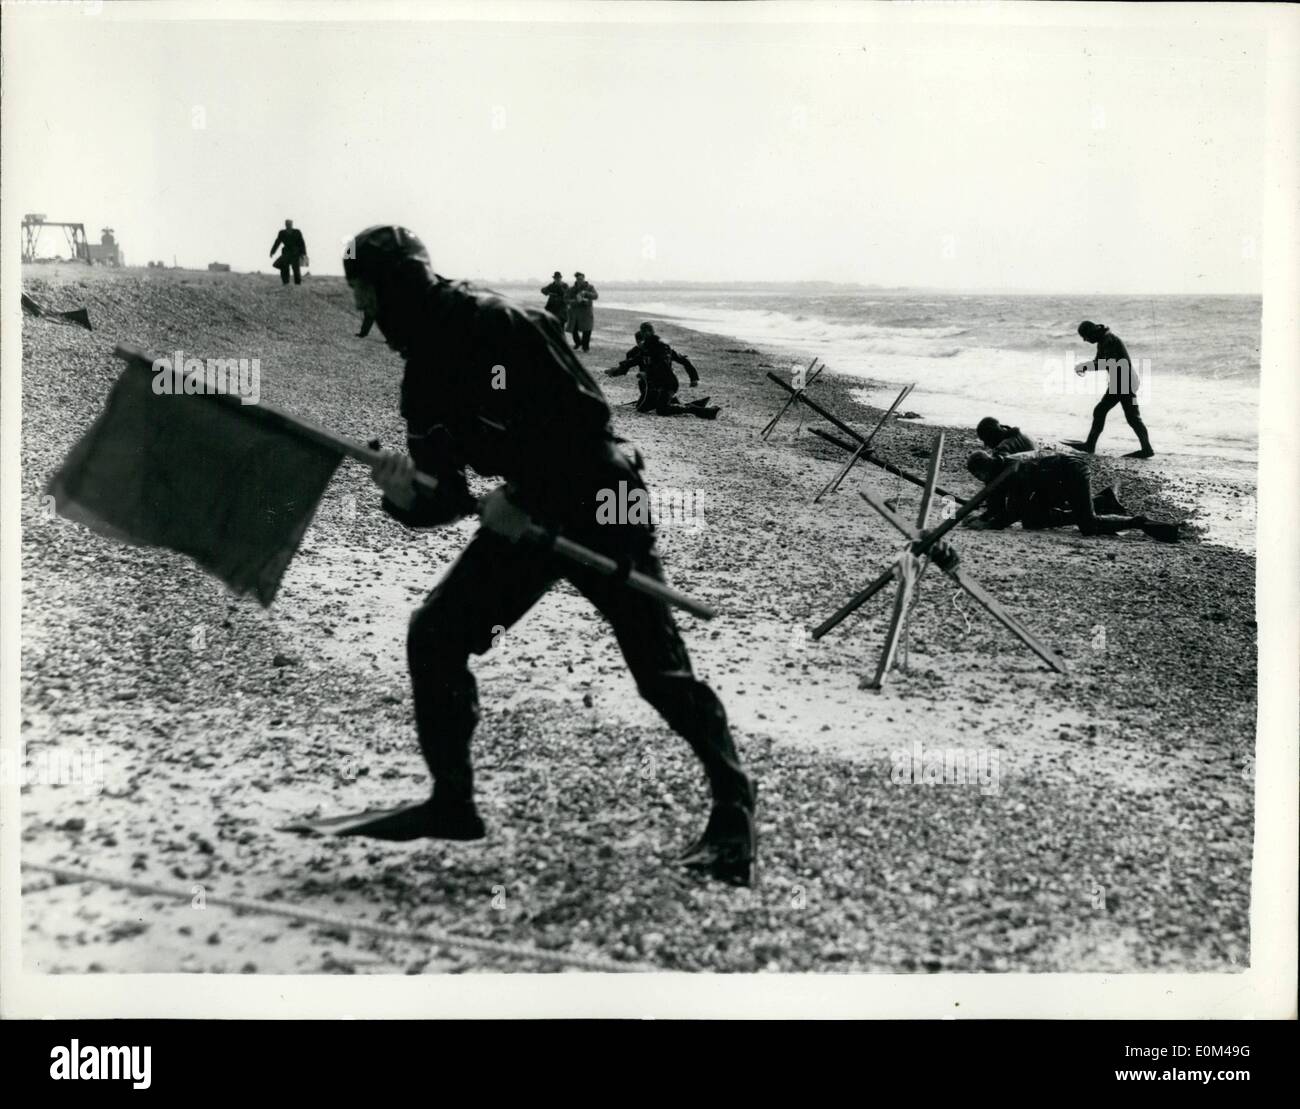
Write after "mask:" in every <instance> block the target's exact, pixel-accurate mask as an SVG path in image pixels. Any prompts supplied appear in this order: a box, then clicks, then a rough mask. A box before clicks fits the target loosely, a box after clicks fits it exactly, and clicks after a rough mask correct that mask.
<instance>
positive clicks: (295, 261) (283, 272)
mask: <svg viewBox="0 0 1300 1109" xmlns="http://www.w3.org/2000/svg"><path fill="white" fill-rule="evenodd" d="M281 247H283V248H284V249H283V250H281V251H280V257H279V258H277V259H276V260H275V262H274V263H272V264H273V265H274V266H275V268H276V269H278V270H279V271H280V284H281V285H287V284H289V271H290V270H292V271H293V283H294V284H295V285H301V284H302V264H303V262H304V261H305V260H306V258H307V240H306V239H304V238H303V237H302V232H301V231H299V230H298V229H297V228H296V227H294V225H293V220H291V219H287V220H285V221H284V226H283V227H282V228H280V233H279V234H278V235H276V237H275V242H273V243H272V244H271V253H272V254H274V253H275V252H276V251H277V250H279V249H280V248H281Z"/></svg>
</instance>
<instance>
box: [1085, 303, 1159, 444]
mask: <svg viewBox="0 0 1300 1109" xmlns="http://www.w3.org/2000/svg"><path fill="white" fill-rule="evenodd" d="M1079 337H1080V338H1081V339H1083V341H1084V342H1086V343H1096V344H1097V357H1096V358H1094V359H1093V360H1092V361H1091V362H1080V363H1079V364H1078V365H1077V366H1075V367H1074V372H1075V373H1077V374H1078V375H1079V376H1080V377H1082V376H1083V375H1084V374H1086V373H1088V372H1089V371H1091V370H1105V371H1106V373H1107V375H1108V377H1109V380H1108V381H1107V383H1106V395H1105V396H1104V397H1102V398H1101V400H1099V401H1098V402H1097V407H1096V408H1094V409H1093V410H1092V428H1091V429H1090V430H1089V432H1088V441H1087V442H1086V443H1079V442H1077V441H1070V443H1069V445H1070V446H1072V447H1074V448H1075V449H1076V450H1081V451H1085V452H1087V453H1088V454H1092V453H1093V451H1095V450H1096V449H1097V440H1098V439H1099V438H1101V431H1102V428H1104V427H1105V426H1106V413H1108V412H1109V411H1110V410H1111V409H1112V408H1114V407H1115V405H1117V404H1120V405H1123V406H1124V418H1125V419H1126V420H1128V426H1129V427H1131V428H1132V429H1133V432H1134V434H1136V435H1137V437H1138V443H1139V444H1141V449H1140V450H1136V451H1133V452H1132V453H1131V454H1129V455H1127V456H1126V457H1128V458H1150V457H1151V456H1152V455H1153V454H1155V453H1156V452H1155V451H1153V450H1152V449H1151V440H1150V438H1149V437H1148V435H1147V425H1146V424H1144V423H1143V422H1142V415H1141V413H1140V412H1139V411H1138V403H1137V400H1136V394H1137V393H1138V391H1139V390H1140V389H1141V388H1142V382H1141V381H1140V380H1139V378H1138V374H1137V367H1136V366H1134V365H1133V364H1132V362H1131V361H1130V360H1129V356H1128V349H1127V348H1126V347H1125V346H1124V343H1123V341H1122V340H1121V339H1120V337H1119V336H1118V335H1116V334H1115V333H1114V332H1113V331H1111V329H1110V328H1109V327H1107V326H1106V325H1105V324H1100V323H1093V322H1092V321H1091V320H1084V321H1083V323H1081V324H1079Z"/></svg>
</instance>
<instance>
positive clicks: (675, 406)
mask: <svg viewBox="0 0 1300 1109" xmlns="http://www.w3.org/2000/svg"><path fill="white" fill-rule="evenodd" d="M674 362H676V363H678V364H679V365H680V366H682V367H684V368H685V370H686V375H687V377H689V378H690V382H691V387H692V388H694V387H695V386H696V385H698V384H699V383H700V375H699V374H698V373H697V372H696V369H695V367H694V366H693V365H692V364H691V360H690V359H689V358H687V357H686V356H685V355H684V354H678V353H677V352H676V351H675V350H673V348H672V347H670V346H669V345H668V344H667V343H665V342H664V341H663V340H662V339H661V338H659V336H658V335H656V334H655V329H654V325H653V324H650V323H643V324H642V325H641V326H640V327H639V328H637V332H636V346H634V347H633V348H632V349H631V350H629V351H628V352H627V354H626V355H625V356H624V358H623V361H622V362H620V363H619V364H618V365H617V366H614V367H612V368H611V369H608V370H606V371H605V373H606V374H607V375H608V376H609V377H621V376H623V375H624V374H625V373H627V372H628V371H629V370H630V369H632V368H633V367H634V366H635V367H636V368H637V380H638V384H639V387H640V397H639V398H638V400H637V404H636V410H637V411H638V412H654V413H655V414H656V415H659V416H699V417H700V418H701V419H705V420H713V419H717V416H718V409H717V408H716V407H710V406H709V403H708V401H709V398H708V397H700V398H699V399H697V400H693V401H691V402H690V404H681V403H679V402H678V401H677V391H678V389H679V388H681V384H680V382H678V380H677V375H676V374H675V373H673V363H674Z"/></svg>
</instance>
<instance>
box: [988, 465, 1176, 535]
mask: <svg viewBox="0 0 1300 1109" xmlns="http://www.w3.org/2000/svg"><path fill="white" fill-rule="evenodd" d="M1008 466H1011V467H1013V468H1014V473H1012V475H1011V476H1010V477H1009V478H1007V479H1006V481H1004V482H1003V483H1002V484H1001V485H1000V486H998V488H997V489H995V490H994V491H993V493H992V494H991V495H990V496H989V498H988V500H987V501H986V502H985V506H984V514H983V515H982V516H980V517H972V518H971V519H969V520H967V521H966V526H967V527H971V528H977V529H981V528H992V529H996V530H1001V529H1002V528H1008V527H1010V526H1011V525H1012V524H1014V523H1016V522H1017V521H1019V522H1020V524H1021V525H1022V526H1023V527H1025V528H1029V529H1035V530H1036V529H1039V528H1061V527H1071V526H1077V527H1078V529H1079V531H1081V532H1082V533H1083V534H1084V535H1116V534H1118V533H1119V532H1121V531H1128V530H1130V529H1133V528H1136V529H1139V530H1141V531H1144V532H1146V534H1147V535H1149V536H1151V537H1152V538H1153V539H1160V540H1163V541H1165V542H1174V541H1176V540H1177V539H1178V538H1179V536H1178V525H1177V524H1165V523H1158V522H1156V521H1155V520H1148V519H1147V518H1146V517H1145V516H1134V515H1132V514H1131V513H1130V512H1129V511H1128V509H1126V508H1125V507H1124V506H1123V505H1122V504H1120V502H1119V493H1118V490H1117V489H1116V488H1115V487H1114V486H1112V487H1111V488H1109V489H1107V490H1106V491H1105V492H1104V493H1101V494H1099V495H1098V496H1096V497H1094V496H1093V495H1092V484H1091V481H1090V480H1089V477H1088V467H1087V463H1086V462H1084V460H1083V459H1082V458H1078V457H1074V456H1071V455H1066V454H1048V453H1044V454H1043V455H1042V456H1041V457H1038V458H1026V459H1012V458H1007V457H1006V456H1005V455H992V454H989V453H988V452H986V451H976V452H975V453H974V454H972V455H971V456H970V458H969V459H967V460H966V468H967V469H968V470H969V471H970V472H971V473H972V474H973V475H974V476H975V477H977V478H978V479H979V480H980V481H982V482H985V483H988V482H990V481H992V480H993V479H994V478H996V477H997V476H998V475H999V474H1000V473H1002V471H1003V470H1004V469H1006V468H1007V467H1008Z"/></svg>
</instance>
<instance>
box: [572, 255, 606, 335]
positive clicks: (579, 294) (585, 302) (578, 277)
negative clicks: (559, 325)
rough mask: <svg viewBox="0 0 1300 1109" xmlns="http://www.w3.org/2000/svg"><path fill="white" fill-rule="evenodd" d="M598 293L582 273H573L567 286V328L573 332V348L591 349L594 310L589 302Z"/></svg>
mask: <svg viewBox="0 0 1300 1109" xmlns="http://www.w3.org/2000/svg"><path fill="white" fill-rule="evenodd" d="M599 296H600V294H599V293H598V292H596V286H595V285H593V284H592V283H591V282H590V281H588V280H587V277H586V275H585V274H583V273H575V274H574V275H573V284H572V285H571V286H570V287H569V330H570V331H572V332H573V349H574V350H584V351H587V350H591V332H592V329H593V328H594V327H595V326H596V310H595V309H594V308H593V307H592V306H591V302H592V301H593V300H596V299H597V298H598V297H599Z"/></svg>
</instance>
